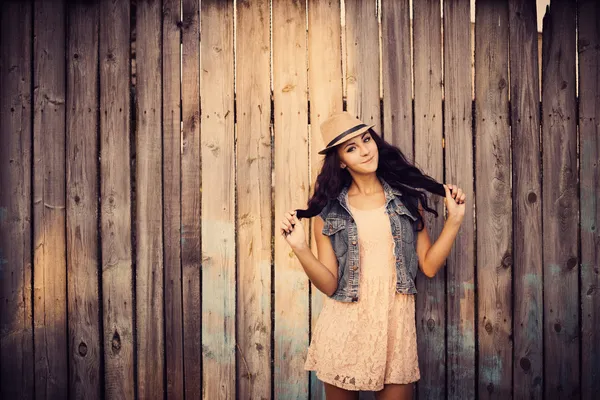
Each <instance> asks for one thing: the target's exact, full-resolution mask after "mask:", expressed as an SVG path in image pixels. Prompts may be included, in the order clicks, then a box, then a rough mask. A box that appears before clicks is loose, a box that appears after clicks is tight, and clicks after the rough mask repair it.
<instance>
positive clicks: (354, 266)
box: [350, 265, 358, 271]
mask: <svg viewBox="0 0 600 400" xmlns="http://www.w3.org/2000/svg"><path fill="white" fill-rule="evenodd" d="M350 269H351V270H352V271H356V270H357V269H358V267H357V266H356V265H353V266H351V267H350Z"/></svg>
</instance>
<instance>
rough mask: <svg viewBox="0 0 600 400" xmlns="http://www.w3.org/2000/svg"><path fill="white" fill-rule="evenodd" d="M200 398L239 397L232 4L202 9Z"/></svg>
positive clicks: (207, 5) (214, 1) (205, 5)
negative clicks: (237, 393)
mask: <svg viewBox="0 0 600 400" xmlns="http://www.w3.org/2000/svg"><path fill="white" fill-rule="evenodd" d="M200 18H201V22H200V26H201V27H202V40H201V43H200V60H201V68H202V69H201V72H200V109H201V110H202V121H201V132H202V141H201V148H200V150H201V160H202V189H203V190H202V214H201V215H202V397H203V398H204V399H209V400H211V399H226V398H227V399H233V398H235V397H236V384H235V379H236V372H235V359H236V355H235V352H236V349H235V346H236V343H235V318H236V300H235V288H236V285H235V277H236V274H235V268H236V267H235V262H236V254H237V249H236V242H235V142H234V114H233V113H234V109H233V79H234V74H233V29H231V27H232V24H233V4H232V3H230V2H228V3H224V2H222V1H219V0H210V1H203V2H202V4H201V12H200Z"/></svg>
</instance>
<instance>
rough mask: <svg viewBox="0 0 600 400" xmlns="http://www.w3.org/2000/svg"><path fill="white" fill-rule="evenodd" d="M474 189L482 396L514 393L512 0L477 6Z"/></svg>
mask: <svg viewBox="0 0 600 400" xmlns="http://www.w3.org/2000/svg"><path fill="white" fill-rule="evenodd" d="M475 12H476V15H475V20H476V24H475V46H476V47H475V115H476V119H475V149H476V153H475V162H476V164H475V168H474V169H475V174H476V179H475V182H476V184H477V188H476V189H475V193H476V198H475V202H476V204H477V220H478V221H481V222H482V223H481V224H477V225H478V228H477V249H476V250H477V264H476V265H477V291H478V293H479V297H478V304H477V307H478V319H477V324H478V330H477V332H478V335H477V336H478V337H477V342H478V365H477V368H478V371H479V374H478V383H477V384H478V387H477V392H478V395H479V398H482V399H484V398H485V399H509V398H511V393H512V305H511V300H512V293H511V290H512V289H511V286H512V196H511V194H512V193H511V161H510V126H509V108H508V46H507V45H506V43H507V42H508V3H507V2H506V1H494V0H480V1H478V2H477V7H476V8H475Z"/></svg>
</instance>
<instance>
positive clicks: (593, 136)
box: [577, 0, 600, 399]
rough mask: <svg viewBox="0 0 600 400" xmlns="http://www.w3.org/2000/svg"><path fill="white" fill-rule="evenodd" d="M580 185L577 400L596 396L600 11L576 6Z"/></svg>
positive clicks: (588, 4)
mask: <svg viewBox="0 0 600 400" xmlns="http://www.w3.org/2000/svg"><path fill="white" fill-rule="evenodd" d="M577 21H578V32H579V38H578V48H577V50H578V53H579V135H580V139H579V146H580V147H579V149H580V150H579V151H580V169H579V173H580V183H581V187H580V188H581V192H580V198H581V205H580V206H581V214H580V217H581V221H580V222H581V225H580V234H581V285H582V286H581V323H582V326H581V333H582V335H581V349H582V354H581V378H582V379H581V386H582V387H581V397H582V398H583V399H592V398H594V396H597V394H598V393H600V329H598V326H600V272H599V267H600V233H599V232H600V167H599V166H598V164H599V162H600V5H599V4H598V2H596V1H592V0H587V1H579V2H578V4H577Z"/></svg>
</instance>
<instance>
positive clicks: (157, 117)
mask: <svg viewBox="0 0 600 400" xmlns="http://www.w3.org/2000/svg"><path fill="white" fill-rule="evenodd" d="M161 11H162V2H161V1H158V0H148V1H141V2H139V3H138V4H137V9H136V38H137V39H136V102H137V104H136V107H135V116H134V117H135V119H136V125H135V126H136V132H135V135H136V136H135V138H136V139H135V141H136V143H135V145H136V158H135V160H136V167H135V174H136V196H135V200H136V215H135V220H136V221H135V223H136V232H137V234H136V243H135V244H136V251H135V254H136V278H135V290H136V334H137V339H136V352H137V363H138V368H137V386H138V387H137V395H138V396H139V398H151V397H154V396H159V395H160V394H162V393H163V392H164V384H163V375H164V369H165V361H164V310H163V305H164V298H163V273H164V271H163V219H162V210H163V204H162V195H163V193H162V187H161V185H159V184H157V183H158V182H162V165H161V161H162V129H161V128H162V125H161V118H162V116H161V109H162V99H161V94H162V85H161V83H162V74H161V70H162V62H161V61H162V60H161V58H162V49H161V45H162V40H161V39H162V35H161V33H162V32H161V30H160V29H157V27H159V26H160V25H161Z"/></svg>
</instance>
